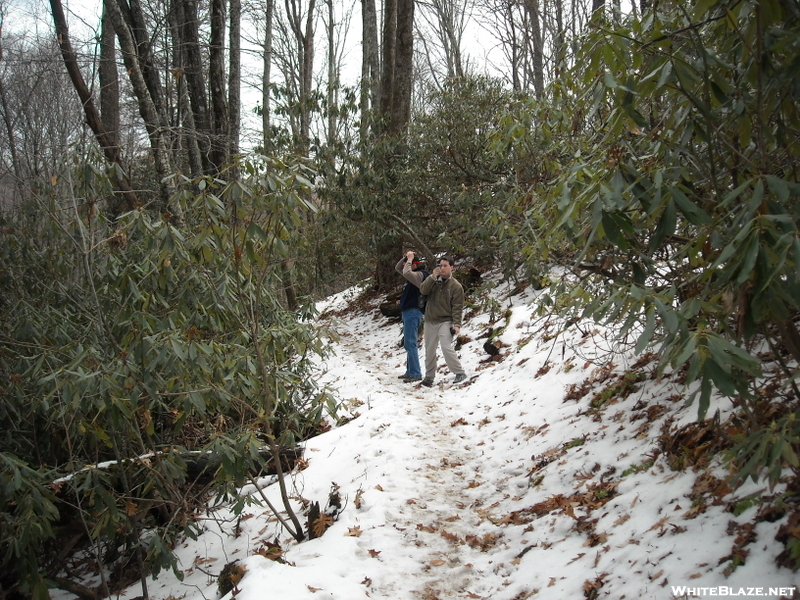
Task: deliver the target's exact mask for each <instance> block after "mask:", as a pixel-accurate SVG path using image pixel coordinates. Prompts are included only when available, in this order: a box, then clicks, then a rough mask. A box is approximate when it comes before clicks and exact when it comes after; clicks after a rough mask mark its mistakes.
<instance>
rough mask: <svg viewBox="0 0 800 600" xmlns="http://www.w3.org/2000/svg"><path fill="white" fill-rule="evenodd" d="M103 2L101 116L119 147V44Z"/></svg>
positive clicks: (114, 142)
mask: <svg viewBox="0 0 800 600" xmlns="http://www.w3.org/2000/svg"><path fill="white" fill-rule="evenodd" d="M108 1H111V2H113V1H114V0H105V1H104V2H103V5H104V7H103V19H102V22H101V30H100V65H99V66H98V69H97V75H98V78H99V80H100V116H101V117H102V120H103V127H104V128H105V130H106V133H108V138H109V140H110V141H111V142H112V143H113V144H114V145H117V146H118V145H119V73H118V72H117V60H116V59H117V56H116V53H117V43H116V33H115V32H114V24H113V23H112V22H111V17H110V16H109V14H108V8H106V7H105V4H106V2H108Z"/></svg>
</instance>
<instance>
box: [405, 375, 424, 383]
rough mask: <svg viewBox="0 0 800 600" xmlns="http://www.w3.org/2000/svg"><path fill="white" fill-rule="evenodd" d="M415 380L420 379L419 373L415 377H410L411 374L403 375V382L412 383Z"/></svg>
mask: <svg viewBox="0 0 800 600" xmlns="http://www.w3.org/2000/svg"><path fill="white" fill-rule="evenodd" d="M415 381H422V375H419V376H417V377H411V376H406V377H403V383H413V382H415Z"/></svg>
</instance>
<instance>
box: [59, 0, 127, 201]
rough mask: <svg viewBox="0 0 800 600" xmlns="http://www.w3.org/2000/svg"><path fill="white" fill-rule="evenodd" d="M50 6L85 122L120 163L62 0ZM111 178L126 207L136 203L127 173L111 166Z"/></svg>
mask: <svg viewBox="0 0 800 600" xmlns="http://www.w3.org/2000/svg"><path fill="white" fill-rule="evenodd" d="M50 8H51V10H52V14H53V22H54V24H55V29H56V36H57V38H58V45H59V47H60V49H61V56H62V57H63V59H64V65H65V66H66V68H67V73H68V74H69V76H70V79H71V81H72V85H73V86H74V87H75V91H76V92H77V93H78V97H79V98H80V100H81V104H82V105H83V112H84V114H85V115H86V122H87V123H88V125H89V128H90V129H91V130H92V133H94V136H95V138H96V139H97V142H98V143H99V144H100V147H101V148H102V149H103V154H104V156H105V157H106V160H108V161H109V162H110V163H113V164H117V165H119V166H120V167H121V166H122V160H121V153H120V149H119V146H117V145H116V144H114V143H113V142H112V141H111V139H110V138H109V136H108V133H106V130H105V129H104V128H103V123H102V120H101V118H100V115H99V113H98V112H97V108H96V107H95V105H94V99H93V98H92V94H91V92H90V91H89V88H88V87H87V86H86V82H85V81H84V79H83V74H82V73H81V70H80V67H79V66H78V57H77V54H75V50H73V48H72V43H71V42H70V39H69V28H68V27H67V19H66V17H65V15H64V8H63V6H62V5H61V0H50ZM111 177H112V179H113V180H114V183H115V185H116V186H117V188H118V189H119V190H120V192H122V195H123V198H124V199H125V203H126V204H127V206H128V208H129V209H131V210H133V209H134V208H136V206H137V205H138V201H137V199H136V194H135V193H134V192H133V190H132V189H131V185H130V182H129V181H128V179H127V177H126V176H119V175H118V170H117V169H113V170H112V175H111Z"/></svg>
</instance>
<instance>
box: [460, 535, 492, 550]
mask: <svg viewBox="0 0 800 600" xmlns="http://www.w3.org/2000/svg"><path fill="white" fill-rule="evenodd" d="M465 539H466V541H467V544H469V545H470V547H472V548H480V549H481V552H486V551H487V550H488V549H489V548H491V547H492V546H495V545H496V544H497V542H498V540H499V539H500V536H499V535H497V534H495V533H485V534H483V536H480V537H478V536H477V535H468V536H467V537H466V538H465Z"/></svg>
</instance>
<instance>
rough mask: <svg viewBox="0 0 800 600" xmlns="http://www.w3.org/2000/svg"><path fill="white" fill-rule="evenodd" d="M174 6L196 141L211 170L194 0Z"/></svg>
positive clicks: (179, 1) (180, 0)
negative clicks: (179, 32)
mask: <svg viewBox="0 0 800 600" xmlns="http://www.w3.org/2000/svg"><path fill="white" fill-rule="evenodd" d="M173 9H174V10H175V11H176V18H177V19H178V24H179V27H180V31H181V40H180V43H181V49H182V54H183V69H184V70H183V74H184V76H185V77H186V87H187V90H188V93H189V103H190V105H191V108H192V116H193V120H194V124H195V128H196V130H195V131H196V132H197V144H198V146H199V148H200V154H201V156H202V158H203V170H204V171H206V172H210V171H211V170H212V169H211V163H210V161H209V150H210V148H209V136H210V134H211V131H212V130H211V121H210V116H209V110H208V101H207V94H206V84H205V77H204V76H203V54H202V52H201V50H200V37H199V33H198V27H199V24H198V19H197V0H173Z"/></svg>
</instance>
